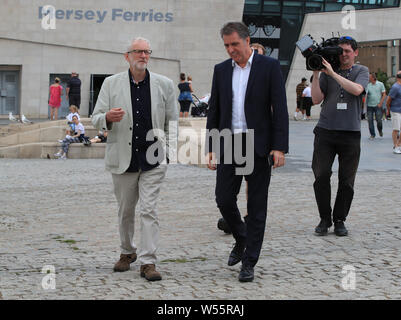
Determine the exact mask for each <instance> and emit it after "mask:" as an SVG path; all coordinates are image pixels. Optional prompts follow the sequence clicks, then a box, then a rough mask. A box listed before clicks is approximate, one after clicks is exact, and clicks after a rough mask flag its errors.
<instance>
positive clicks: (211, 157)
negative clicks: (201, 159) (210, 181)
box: [206, 152, 217, 170]
mask: <svg viewBox="0 0 401 320" xmlns="http://www.w3.org/2000/svg"><path fill="white" fill-rule="evenodd" d="M206 161H207V167H208V168H209V169H210V170H216V169H217V165H216V154H215V153H214V152H209V153H208V154H207V156H206Z"/></svg>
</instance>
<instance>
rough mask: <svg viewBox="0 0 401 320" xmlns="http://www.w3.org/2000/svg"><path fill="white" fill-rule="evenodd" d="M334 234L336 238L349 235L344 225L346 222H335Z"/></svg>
mask: <svg viewBox="0 0 401 320" xmlns="http://www.w3.org/2000/svg"><path fill="white" fill-rule="evenodd" d="M334 233H335V234H336V236H339V237H344V236H346V235H348V230H347V228H346V227H345V225H344V221H335V222H334Z"/></svg>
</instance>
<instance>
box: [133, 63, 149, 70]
mask: <svg viewBox="0 0 401 320" xmlns="http://www.w3.org/2000/svg"><path fill="white" fill-rule="evenodd" d="M131 66H132V68H133V69H134V70H135V69H136V70H138V71H145V70H146V68H147V67H148V64H147V63H146V62H134V63H132V65H131Z"/></svg>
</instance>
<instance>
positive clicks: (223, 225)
mask: <svg viewBox="0 0 401 320" xmlns="http://www.w3.org/2000/svg"><path fill="white" fill-rule="evenodd" d="M217 229H219V230H222V231H224V233H227V234H231V229H230V227H229V226H228V224H227V222H226V220H224V218H220V219H219V221H217Z"/></svg>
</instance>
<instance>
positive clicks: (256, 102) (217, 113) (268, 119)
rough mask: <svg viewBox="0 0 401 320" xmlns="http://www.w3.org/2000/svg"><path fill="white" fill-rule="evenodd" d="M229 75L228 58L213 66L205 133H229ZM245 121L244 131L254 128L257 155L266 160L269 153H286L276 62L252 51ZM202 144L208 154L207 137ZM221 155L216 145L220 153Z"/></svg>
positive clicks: (283, 99)
mask: <svg viewBox="0 0 401 320" xmlns="http://www.w3.org/2000/svg"><path fill="white" fill-rule="evenodd" d="M232 76H233V65H232V59H228V60H226V61H224V62H222V63H220V64H217V65H216V66H215V68H214V74H213V83H212V92H211V96H210V99H209V111H208V116H207V125H206V128H207V129H208V130H211V129H218V130H219V131H221V130H223V129H230V130H231V119H232V100H233V95H232ZM245 118H246V123H247V126H248V129H254V133H255V152H256V154H257V155H258V156H260V157H266V156H267V155H268V154H269V152H270V151H271V150H279V151H283V152H284V153H287V152H288V110H287V99H286V93H285V87H284V81H283V77H282V74H281V70H280V63H279V61H278V60H276V59H273V58H270V57H266V56H262V55H259V54H257V52H256V51H255V54H254V57H253V60H252V66H251V71H250V74H249V80H248V85H247V89H246V95H245ZM206 141H207V143H208V148H206V150H209V152H211V151H212V143H211V137H210V135H209V134H208V136H207V139H206ZM214 142H216V141H214ZM214 147H218V146H216V145H215V146H214ZM213 150H217V149H213ZM223 153H224V150H222V146H221V145H220V154H221V155H222V154H223Z"/></svg>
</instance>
